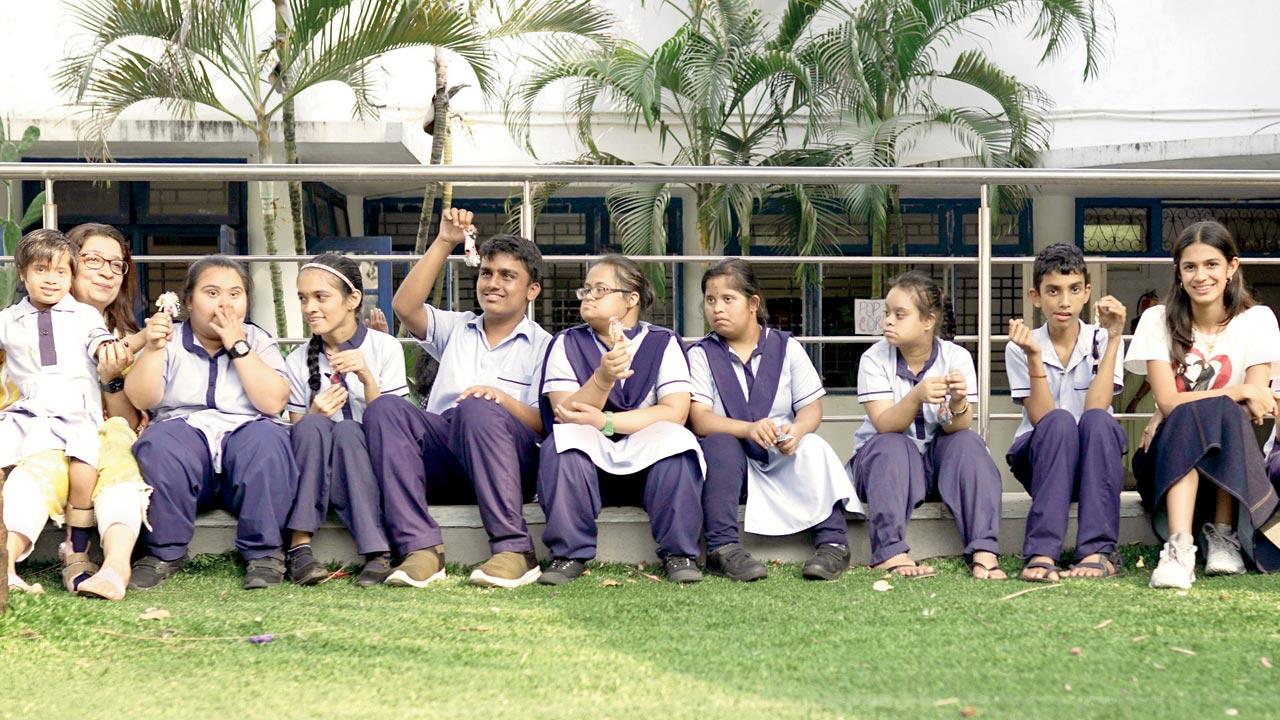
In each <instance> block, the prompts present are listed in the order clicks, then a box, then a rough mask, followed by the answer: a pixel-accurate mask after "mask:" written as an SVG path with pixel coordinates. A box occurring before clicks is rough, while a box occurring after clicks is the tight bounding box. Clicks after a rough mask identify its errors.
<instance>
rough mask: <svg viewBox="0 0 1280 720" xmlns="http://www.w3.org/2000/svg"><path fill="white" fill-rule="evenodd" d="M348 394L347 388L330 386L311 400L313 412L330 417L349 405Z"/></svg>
mask: <svg viewBox="0 0 1280 720" xmlns="http://www.w3.org/2000/svg"><path fill="white" fill-rule="evenodd" d="M347 394H348V393H347V388H346V386H344V385H330V386H329V387H327V388H325V389H324V390H321V391H320V392H318V393H316V396H315V397H314V398H312V399H311V412H313V413H316V414H317V415H323V416H325V417H329V416H330V415H332V414H334V413H336V412H338V411H339V410H341V409H342V406H344V405H346V404H347Z"/></svg>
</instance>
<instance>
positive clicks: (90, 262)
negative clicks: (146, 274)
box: [80, 253, 129, 275]
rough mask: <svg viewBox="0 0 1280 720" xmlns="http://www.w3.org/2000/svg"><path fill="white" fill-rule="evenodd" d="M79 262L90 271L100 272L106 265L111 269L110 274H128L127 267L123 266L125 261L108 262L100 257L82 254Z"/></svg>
mask: <svg viewBox="0 0 1280 720" xmlns="http://www.w3.org/2000/svg"><path fill="white" fill-rule="evenodd" d="M80 262H82V263H84V266H85V267H87V268H89V269H90V270H101V269H102V266H103V265H107V266H109V267H110V268H111V272H113V273H115V274H117V275H128V274H129V266H128V265H127V264H125V261H123V260H112V261H110V262H108V261H107V259H106V258H104V257H102V256H101V255H94V254H92V253H84V254H82V255H81V256H80Z"/></svg>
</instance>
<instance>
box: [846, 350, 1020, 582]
mask: <svg viewBox="0 0 1280 720" xmlns="http://www.w3.org/2000/svg"><path fill="white" fill-rule="evenodd" d="M952 370H959V371H961V372H962V373H963V374H964V377H965V381H966V387H967V388H968V392H969V397H968V400H969V402H970V403H976V402H977V399H978V398H977V387H978V384H977V377H976V373H975V372H974V369H973V358H972V356H970V355H969V353H968V351H966V350H965V349H964V348H962V347H960V346H959V345H956V344H955V343H952V342H950V341H947V340H937V341H935V342H934V345H933V352H932V354H931V355H930V357H929V359H928V360H927V361H926V362H925V364H924V367H922V368H921V369H920V372H919V373H913V372H911V370H910V368H908V367H907V363H906V360H904V359H903V357H902V355H901V354H900V353H899V352H898V350H897V348H895V347H893V346H892V345H890V344H889V343H888V341H885V340H881V341H880V342H877V343H876V344H874V345H872V346H871V347H870V348H868V349H867V351H866V352H865V353H864V354H863V356H862V360H861V362H860V363H859V365H858V400H859V401H861V402H863V403H867V402H871V401H875V400H888V401H891V402H895V403H896V402H901V401H902V399H903V398H905V397H906V395H907V394H908V393H909V392H911V390H912V388H914V387H915V386H916V385H918V384H919V383H920V381H921V380H923V379H924V378H926V377H942V376H945V375H946V374H947V373H949V372H950V371H952ZM854 447H855V449H854V456H853V458H852V459H851V460H850V461H849V463H848V469H849V473H850V476H851V477H852V478H853V485H854V489H855V490H857V492H858V497H859V498H860V499H861V500H862V501H863V502H865V503H867V505H868V508H867V530H868V532H870V534H871V564H873V565H877V564H879V563H882V562H884V561H885V560H888V559H889V558H891V557H893V556H894V555H897V554H899V553H905V552H908V551H909V550H910V547H909V546H908V545H907V541H906V528H907V521H908V520H909V519H910V518H911V511H912V510H914V509H915V508H916V507H918V506H919V505H920V504H921V503H923V502H924V501H925V500H926V499H927V498H928V497H930V496H937V497H939V498H940V499H941V500H942V502H943V504H945V505H946V506H947V508H948V509H949V510H950V511H951V513H952V514H953V515H954V516H955V520H956V528H957V529H958V530H959V531H960V538H961V540H962V541H963V542H964V554H965V556H966V557H972V555H973V554H974V553H975V552H983V551H985V552H991V553H997V552H999V550H1000V544H999V541H998V536H999V531H1000V505H1001V500H1002V493H1001V487H1000V471H999V470H997V469H996V465H995V462H994V461H992V459H991V453H990V452H989V451H988V450H987V445H986V443H985V442H983V440H982V437H981V436H979V435H978V434H977V433H975V432H973V431H972V430H961V431H958V432H954V433H944V432H942V426H941V423H940V422H939V420H938V416H937V409H936V408H935V407H931V406H929V405H926V406H925V407H923V408H921V411H920V413H919V414H918V415H917V416H916V419H915V421H914V422H913V423H912V426H911V427H910V428H908V429H907V431H906V432H900V433H881V432H877V431H876V429H875V425H874V424H872V422H871V421H870V420H867V421H865V422H864V423H863V425H862V427H860V428H858V431H857V432H856V433H855V434H854Z"/></svg>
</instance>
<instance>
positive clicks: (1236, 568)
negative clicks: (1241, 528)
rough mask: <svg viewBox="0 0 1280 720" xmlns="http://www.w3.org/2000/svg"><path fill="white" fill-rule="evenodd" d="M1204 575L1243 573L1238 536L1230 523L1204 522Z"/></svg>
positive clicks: (1242, 559) (1242, 560)
mask: <svg viewBox="0 0 1280 720" xmlns="http://www.w3.org/2000/svg"><path fill="white" fill-rule="evenodd" d="M1204 542H1205V545H1207V546H1208V550H1206V551H1205V554H1204V574H1205V575H1243V574H1244V558H1243V557H1241V556H1240V538H1239V537H1238V536H1237V535H1236V533H1235V531H1233V530H1232V529H1231V526H1230V525H1217V524H1215V523H1205V524H1204Z"/></svg>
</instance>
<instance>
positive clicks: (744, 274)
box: [702, 258, 769, 325]
mask: <svg viewBox="0 0 1280 720" xmlns="http://www.w3.org/2000/svg"><path fill="white" fill-rule="evenodd" d="M718 277H724V278H729V287H731V288H733V289H734V290H737V291H738V292H740V293H742V294H743V296H745V297H746V298H747V299H748V300H750V299H751V298H752V297H755V298H756V299H757V300H759V301H760V306H759V307H758V308H757V309H756V322H758V323H760V324H761V325H767V324H769V311H768V310H766V309H765V307H764V294H763V293H761V292H760V281H759V280H757V279H756V271H755V270H752V269H751V263H749V262H747V261H746V260H743V259H742V258H726V259H724V260H721V261H720V262H718V263H716V264H715V265H712V266H711V267H709V268H707V271H706V272H704V273H702V294H703V295H706V294H707V283H709V282H711V281H712V280H714V279H715V278H718Z"/></svg>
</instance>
